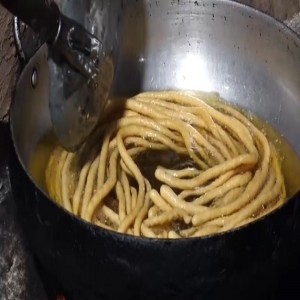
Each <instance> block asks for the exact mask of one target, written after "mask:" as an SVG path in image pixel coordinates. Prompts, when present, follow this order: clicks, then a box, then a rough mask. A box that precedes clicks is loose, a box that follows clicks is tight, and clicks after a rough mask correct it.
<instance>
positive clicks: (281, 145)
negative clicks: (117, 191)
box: [29, 101, 300, 197]
mask: <svg viewBox="0 0 300 300" xmlns="http://www.w3.org/2000/svg"><path fill="white" fill-rule="evenodd" d="M209 102H210V101H209ZM248 118H250V120H251V121H252V122H253V123H254V124H255V125H256V126H257V127H258V128H259V129H261V130H262V131H263V132H264V133H265V134H266V136H267V138H268V140H269V141H270V142H271V143H272V144H273V145H274V146H275V148H276V150H277V152H278V154H279V158H280V161H281V167H282V172H283V176H284V180H285V185H286V191H287V196H288V197H291V196H293V195H294V194H295V193H296V192H298V191H299V190H300V180H299V179H298V176H296V174H299V172H300V158H299V157H298V156H297V154H296V152H295V151H294V150H293V148H292V147H291V146H290V145H289V143H288V142H287V141H286V140H285V139H284V137H283V136H282V135H281V134H279V133H278V132H276V131H275V130H274V129H273V128H272V127H271V126H270V125H268V124H267V123H266V122H264V121H261V120H260V119H259V118H257V117H254V116H252V115H249V114H248ZM57 145H58V143H57V140H56V139H55V137H54V134H53V133H52V132H51V133H48V134H46V135H45V136H44V138H43V139H42V140H41V141H40V142H39V143H38V145H37V147H36V150H35V152H34V153H33V155H32V159H31V162H30V170H29V171H30V174H31V176H32V177H33V179H34V180H35V182H36V183H37V185H38V186H39V187H40V188H41V189H43V190H44V191H46V192H47V187H46V181H45V170H46V167H47V163H48V161H49V158H50V154H51V152H52V151H53V149H54V148H55V147H56V146H57ZM155 156H156V155H154V156H153V153H152V155H148V158H149V157H152V159H150V161H149V166H151V168H148V167H147V164H145V160H146V161H147V154H146V153H145V154H143V155H142V157H141V158H139V159H137V163H138V164H139V165H140V166H141V169H143V170H142V171H144V172H143V173H144V175H146V176H147V177H148V178H149V179H150V181H153V182H152V184H153V186H154V187H155V186H156V185H157V184H158V183H157V182H156V181H155V178H154V176H153V174H154V172H153V170H154V169H155V166H157V165H159V164H160V165H161V164H162V161H161V159H158V161H157V163H155V161H153V159H155ZM156 157H157V158H158V157H160V158H162V157H164V155H162V153H160V155H157V156H156ZM164 160H165V161H168V164H166V167H169V168H172V163H173V164H174V165H175V164H178V156H177V155H175V156H174V153H173V154H172V153H170V157H169V159H167V158H166V157H164ZM141 162H142V163H141ZM142 166H143V167H142ZM148 169H149V170H148ZM145 173H147V174H145ZM150 173H151V174H150ZM148 175H149V176H148Z"/></svg>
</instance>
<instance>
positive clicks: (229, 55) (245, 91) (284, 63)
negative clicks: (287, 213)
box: [11, 0, 300, 166]
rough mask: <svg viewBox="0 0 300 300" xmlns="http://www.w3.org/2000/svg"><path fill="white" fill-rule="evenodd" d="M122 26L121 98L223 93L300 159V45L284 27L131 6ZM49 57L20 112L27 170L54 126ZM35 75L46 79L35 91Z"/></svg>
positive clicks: (25, 88)
mask: <svg viewBox="0 0 300 300" xmlns="http://www.w3.org/2000/svg"><path fill="white" fill-rule="evenodd" d="M72 5H73V6H74V7H75V6H76V7H77V6H78V5H79V4H78V3H77V1H70V2H69V6H68V9H70V8H71V7H72ZM63 9H64V8H63ZM77 12H78V10H77ZM82 13H83V14H84V10H82ZM77 18H78V20H80V19H81V20H84V19H85V18H84V16H79V15H77ZM97 22H101V15H99V19H98V21H97ZM122 22H123V23H122V26H121V28H122V32H121V45H120V53H119V63H118V70H117V74H116V77H115V83H114V87H113V93H112V94H113V96H114V95H131V94H134V93H137V92H140V91H144V90H167V89H183V90H196V91H197V90H199V91H216V92H218V93H220V95H221V97H223V98H224V99H226V100H228V101H230V102H233V103H235V104H238V105H240V106H242V107H244V108H246V109H247V110H249V111H250V112H252V113H254V114H256V115H258V116H259V117H261V118H262V119H264V120H266V121H268V122H269V123H270V124H271V125H272V126H273V127H274V128H275V129H277V130H278V131H279V132H281V133H282V134H283V135H284V136H285V138H286V139H287V140H288V141H289V143H290V144H291V145H292V146H293V148H294V149H295V151H296V152H297V153H298V154H299V155H300V143H299V142H298V141H299V140H300V131H299V130H298V129H299V128H300V118H299V117H298V116H299V113H300V100H299V95H300V76H299V70H300V50H299V46H300V42H299V40H298V39H297V37H296V35H295V34H293V33H292V32H291V31H289V30H288V29H287V28H286V27H284V25H281V24H280V23H277V22H276V21H274V20H273V19H271V18H270V17H268V16H265V15H263V14H262V13H259V12H257V11H255V10H252V9H250V8H248V7H245V6H242V5H240V4H237V3H235V2H231V1H218V0H217V1H209V0H204V1H189V0H181V1H162V0H161V1H155V2H153V1H150V0H148V1H147V0H145V1H142V0H139V1H128V2H127V4H126V5H125V6H124V8H123V13H122ZM45 55H46V50H45V49H41V50H40V51H39V53H38V54H37V55H36V56H35V57H34V59H33V60H32V61H31V62H30V64H29V65H28V66H27V68H26V69H25V71H24V72H23V74H22V76H21V79H20V81H19V86H18V90H17V94H16V99H15V103H14V105H13V108H12V115H11V116H12V119H11V122H12V130H13V136H14V141H15V143H16V146H17V150H18V152H19V155H20V157H21V159H22V161H23V163H24V164H25V166H28V162H29V159H30V155H31V153H32V151H33V149H34V147H35V145H36V143H37V141H38V140H39V139H40V138H41V137H42V135H43V134H44V133H45V132H46V131H47V130H49V128H50V127H51V123H50V120H49V112H48V105H47V101H48V97H49V78H48V77H49V76H48V74H47V73H48V66H47V62H46V59H45ZM33 68H36V69H37V70H38V76H39V77H38V78H39V81H38V84H37V86H36V87H35V88H32V85H31V82H30V81H31V74H32V70H33ZM51 70H52V72H53V69H51Z"/></svg>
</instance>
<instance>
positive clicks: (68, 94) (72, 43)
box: [0, 0, 114, 150]
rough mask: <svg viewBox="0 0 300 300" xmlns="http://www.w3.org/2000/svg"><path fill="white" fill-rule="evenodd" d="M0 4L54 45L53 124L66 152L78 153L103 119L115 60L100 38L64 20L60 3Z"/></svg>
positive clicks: (20, 1)
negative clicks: (56, 77)
mask: <svg viewBox="0 0 300 300" xmlns="http://www.w3.org/2000/svg"><path fill="white" fill-rule="evenodd" d="M0 2H1V3H2V4H3V5H4V6H5V7H6V8H7V9H8V10H9V11H11V12H12V13H13V14H15V15H16V16H18V17H19V18H20V19H21V20H22V21H23V22H24V23H26V24H27V25H28V26H30V27H31V28H32V29H34V30H35V31H36V32H37V33H38V34H39V35H40V38H41V40H42V41H43V42H46V43H47V44H48V45H49V49H50V51H49V54H50V56H51V58H52V59H53V61H54V62H55V64H56V68H57V70H56V73H57V74H59V77H58V79H59V80H58V82H57V80H56V81H55V80H54V79H51V84H52V83H54V82H55V84H58V85H59V92H58V93H57V94H56V95H55V97H51V96H50V101H49V108H50V115H51V120H52V123H53V128H54V131H55V133H56V135H57V137H58V139H59V140H60V142H61V144H62V146H63V147H65V148H66V149H68V150H75V149H76V148H77V147H78V146H80V145H81V144H82V143H83V142H84V141H85V139H86V138H87V137H88V136H89V134H90V133H91V131H92V130H93V129H94V127H95V125H96V124H97V122H98V120H99V118H100V117H101V112H102V110H103V108H104V106H105V102H106V99H107V97H108V93H109V90H110V86H111V83H112V80H113V73H114V64H113V61H112V57H110V55H109V53H107V52H106V49H104V48H103V44H102V43H101V42H100V41H99V39H97V38H96V36H94V35H93V34H91V33H90V32H88V31H87V30H86V29H85V28H84V27H83V26H82V25H80V24H79V23H78V22H76V21H75V20H73V19H71V18H68V17H67V16H65V15H64V14H62V13H61V12H60V10H59V8H58V6H57V5H56V4H55V3H54V2H51V3H46V2H45V0H15V1H11V0H1V1H0ZM35 76H36V75H35ZM36 79H37V78H35V80H36Z"/></svg>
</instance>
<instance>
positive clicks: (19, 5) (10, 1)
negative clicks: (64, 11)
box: [0, 0, 60, 43]
mask: <svg viewBox="0 0 300 300" xmlns="http://www.w3.org/2000/svg"><path fill="white" fill-rule="evenodd" d="M0 3H1V4H2V5H3V6H4V7H5V8H6V9H7V10H9V11H10V12H11V13H12V14H14V15H15V16H17V17H19V18H20V19H21V20H22V21H23V22H24V23H25V24H26V25H28V26H29V27H31V28H32V29H33V30H35V31H36V32H38V33H39V34H40V37H41V39H42V40H43V41H44V42H48V43H51V42H53V41H54V40H55V38H56V36H57V34H58V31H59V26H60V13H59V10H58V8H57V6H56V5H55V4H54V3H52V4H48V3H46V1H45V0H0Z"/></svg>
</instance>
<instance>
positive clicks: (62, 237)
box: [10, 153, 300, 300]
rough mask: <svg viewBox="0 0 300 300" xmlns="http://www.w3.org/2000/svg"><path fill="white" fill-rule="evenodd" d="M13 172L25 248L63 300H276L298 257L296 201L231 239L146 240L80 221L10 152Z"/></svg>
mask: <svg viewBox="0 0 300 300" xmlns="http://www.w3.org/2000/svg"><path fill="white" fill-rule="evenodd" d="M10 166H11V168H10V174H11V183H12V189H13V193H14V198H15V200H16V203H17V207H18V211H19V215H20V220H21V222H22V224H23V227H24V230H25V233H26V235H27V237H28V239H29V242H30V245H31V247H32V249H33V251H34V253H35V255H36V257H37V259H38V261H39V263H40V264H41V265H42V266H43V268H45V270H46V271H47V272H48V273H49V274H50V276H52V277H53V278H55V279H56V280H57V281H58V283H59V284H60V285H61V287H62V288H63V289H64V291H65V292H66V294H67V295H68V296H69V297H70V298H68V299H76V300H77V299H85V300H89V299H124V300H125V299H165V300H166V299H204V300H209V299H229V297H230V298H231V299H254V298H253V297H255V299H263V297H269V298H268V299H274V297H275V294H276V293H277V291H278V288H279V283H281V280H282V278H283V277H284V276H286V275H287V274H288V272H289V271H290V270H291V269H293V267H294V266H295V265H296V263H297V259H298V257H299V240H300V238H299V237H300V207H299V203H300V202H299V200H300V199H297V198H299V197H295V198H294V199H292V200H290V201H289V203H288V204H286V205H285V206H284V207H283V208H281V209H280V210H278V211H277V212H275V213H274V214H272V215H270V216H268V217H267V218H265V219H263V220H261V221H258V222H256V223H255V224H252V225H250V226H247V227H245V228H242V229H239V230H236V231H234V232H230V233H225V234H223V235H219V236H215V237H211V238H203V239H201V238H197V239H186V240H178V241H174V240H172V241H171V240H170V241H166V240H149V239H140V238H133V237H129V236H125V235H119V234H116V233H112V232H108V231H105V230H102V229H99V228H96V227H94V226H90V225H89V224H86V223H84V222H82V221H80V220H78V219H77V218H75V217H73V216H72V215H70V214H69V213H67V212H65V211H64V210H62V209H61V208H60V207H59V206H57V205H56V204H55V203H54V202H52V201H51V200H49V199H47V197H46V196H45V195H44V194H43V193H42V192H41V191H40V190H38V189H37V188H36V187H35V186H34V184H33V183H32V181H31V180H30V178H29V177H28V176H27V175H26V173H25V172H24V170H23V168H22V166H21V165H20V164H19V162H18V159H17V157H16V155H15V154H14V153H13V154H12V160H11V165H10ZM270 297H271V298H270Z"/></svg>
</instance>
